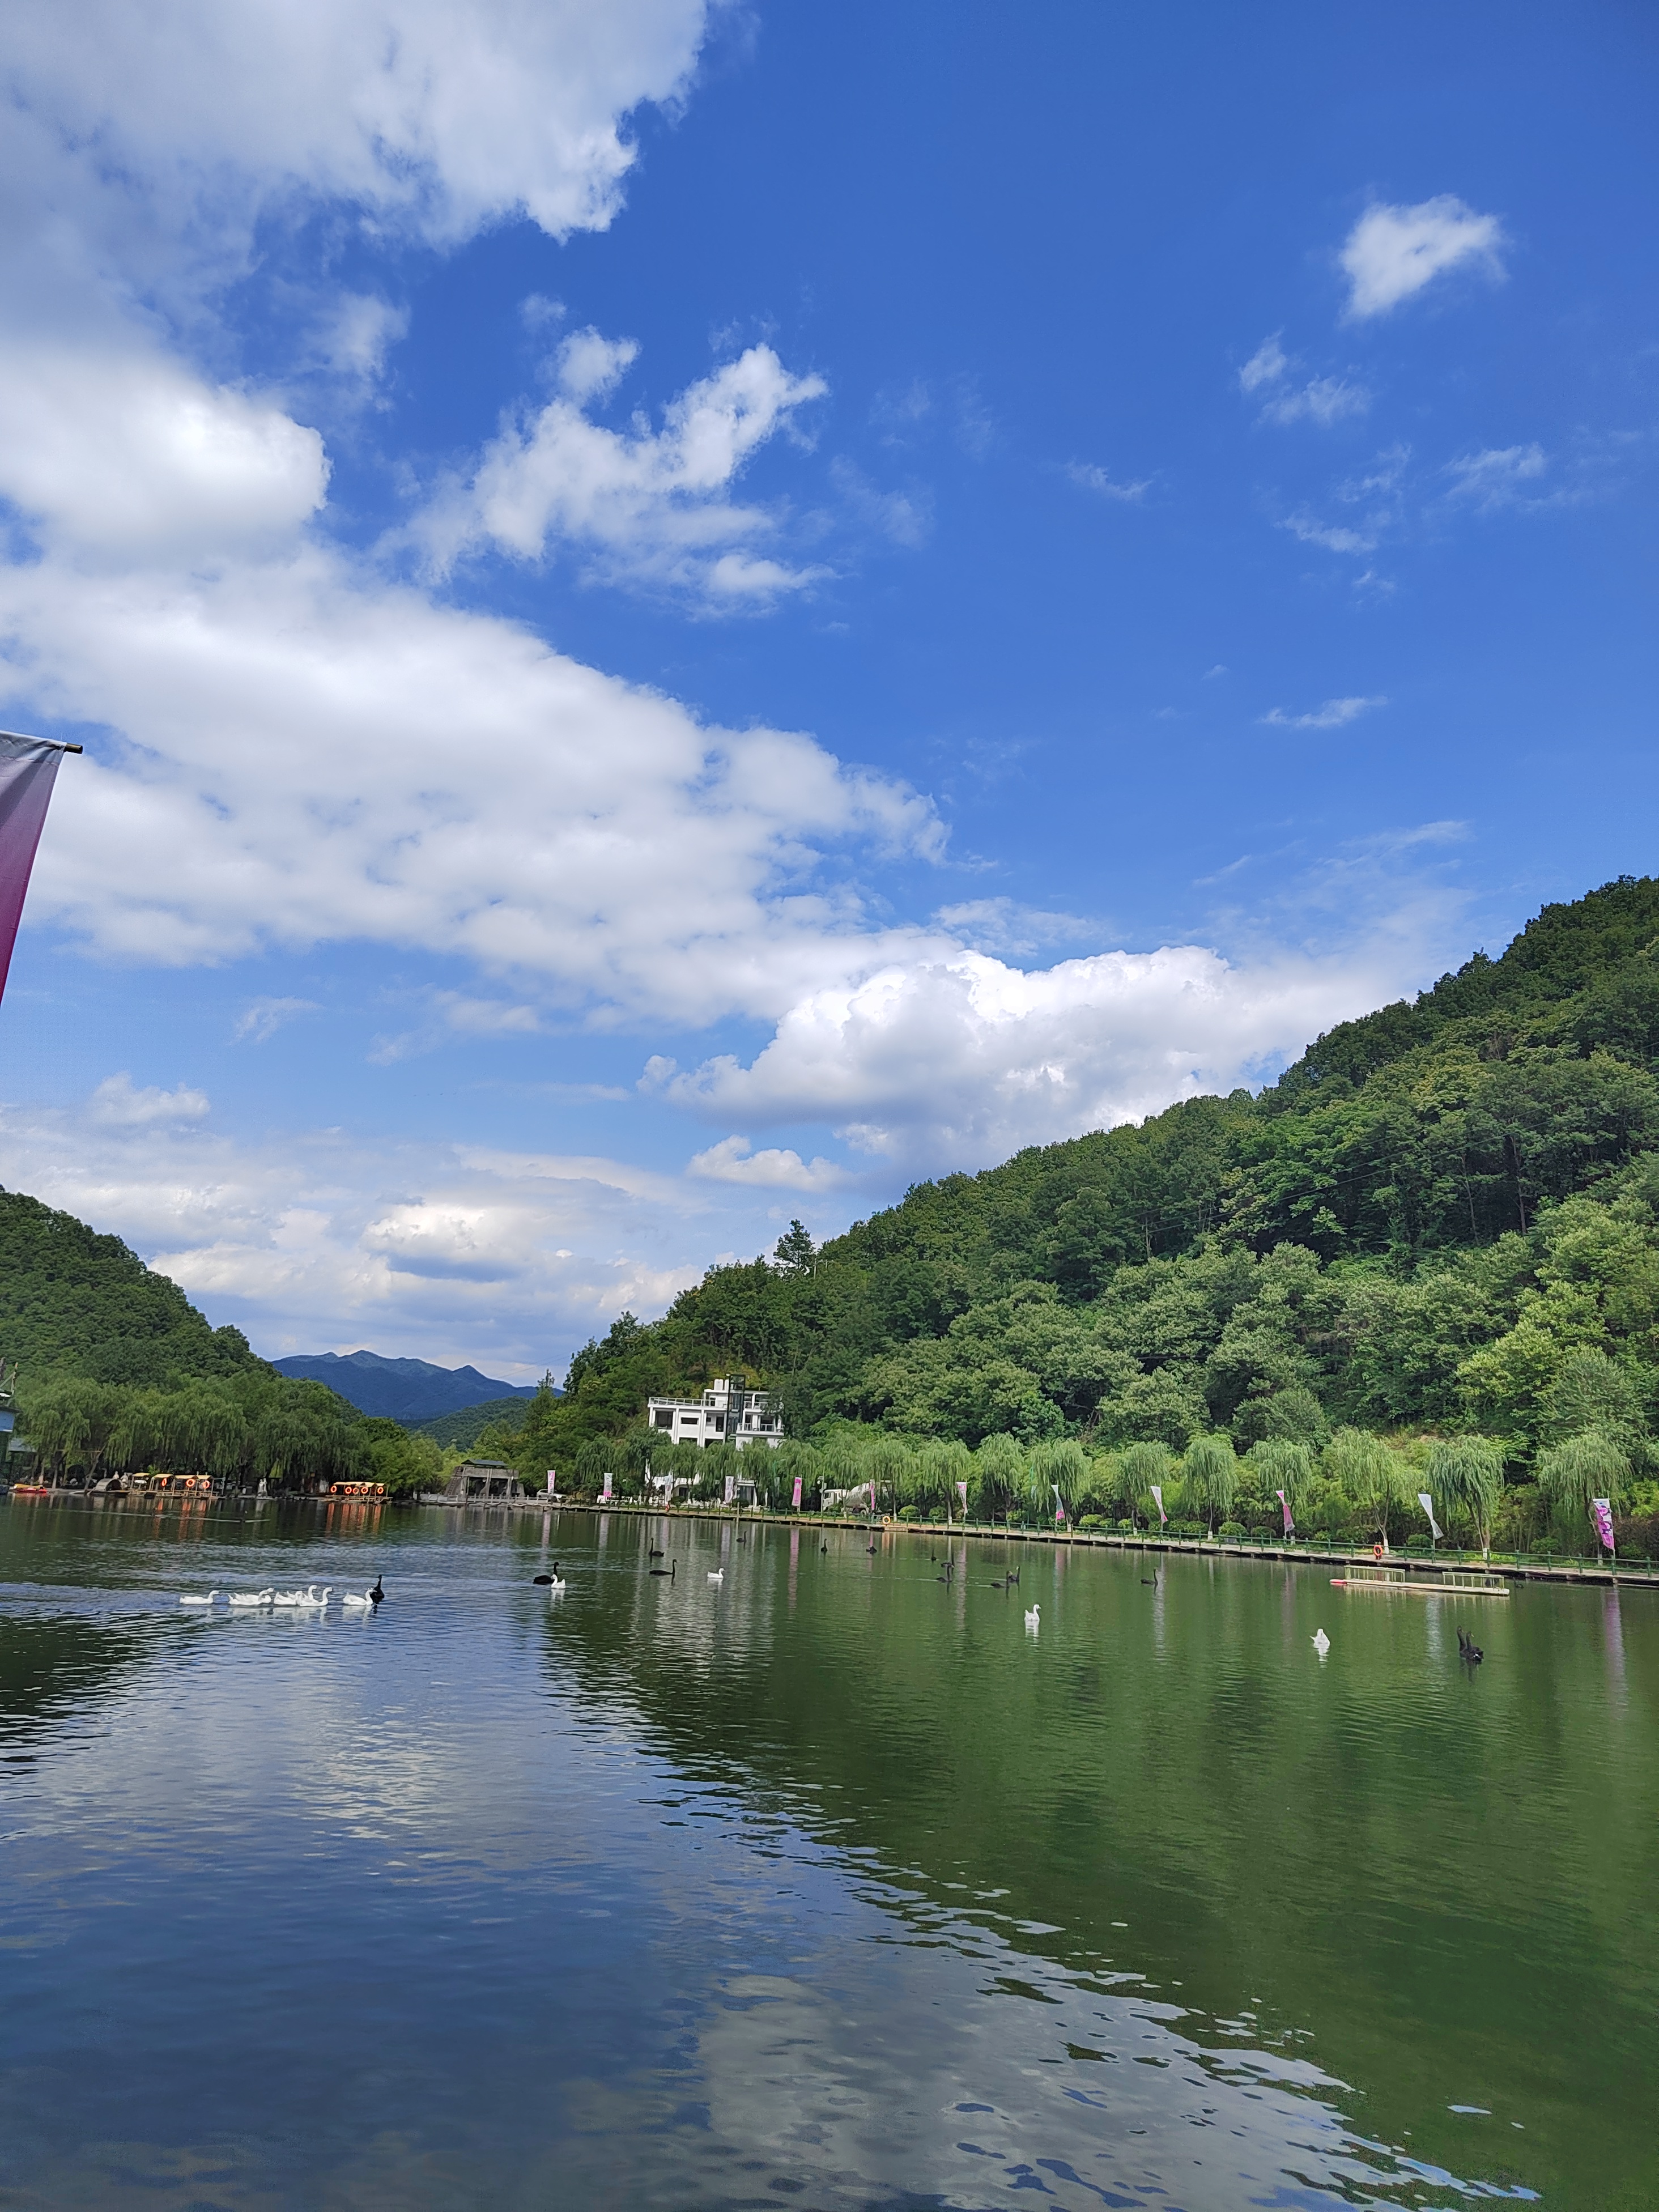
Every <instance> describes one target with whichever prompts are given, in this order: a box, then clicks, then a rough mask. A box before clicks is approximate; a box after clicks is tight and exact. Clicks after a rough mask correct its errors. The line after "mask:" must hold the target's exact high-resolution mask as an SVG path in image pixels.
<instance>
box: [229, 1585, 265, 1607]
mask: <svg viewBox="0 0 1659 2212" xmlns="http://www.w3.org/2000/svg"><path fill="white" fill-rule="evenodd" d="M275 1602H276V1592H275V1591H274V1590H268V1589H267V1590H254V1591H237V1592H235V1593H234V1594H233V1595H232V1597H231V1603H232V1604H233V1605H242V1606H248V1605H271V1604H274V1603H275Z"/></svg>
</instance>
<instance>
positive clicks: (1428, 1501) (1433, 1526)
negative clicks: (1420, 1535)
mask: <svg viewBox="0 0 1659 2212" xmlns="http://www.w3.org/2000/svg"><path fill="white" fill-rule="evenodd" d="M1417 1502H1418V1504H1419V1505H1420V1506H1421V1507H1422V1509H1423V1510H1424V1511H1425V1513H1426V1514H1427V1515H1428V1516H1429V1534H1430V1535H1431V1536H1432V1537H1433V1539H1434V1541H1435V1542H1436V1543H1438V1542H1439V1541H1440V1539H1441V1538H1442V1537H1443V1535H1444V1534H1445V1533H1446V1532H1445V1530H1444V1529H1443V1528H1442V1527H1441V1525H1440V1523H1439V1522H1437V1520H1436V1519H1435V1517H1434V1500H1433V1498H1431V1497H1430V1495H1429V1493H1428V1492H1427V1491H1426V1490H1419V1492H1418V1493H1417Z"/></svg>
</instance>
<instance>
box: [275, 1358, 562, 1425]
mask: <svg viewBox="0 0 1659 2212" xmlns="http://www.w3.org/2000/svg"><path fill="white" fill-rule="evenodd" d="M270 1364H271V1365H272V1366H273V1367H274V1368H275V1369H276V1372H277V1373H278V1374H279V1375H289V1376H293V1377H295V1380H297V1381H301V1382H307V1383H327V1385H328V1387H329V1389H331V1390H337V1391H338V1392H339V1394H340V1395H341V1397H343V1398H345V1399H347V1400H349V1401H350V1403H351V1404H352V1405H354V1406H355V1407H356V1408H357V1410H358V1412H359V1413H375V1414H380V1415H382V1416H383V1417H384V1418H386V1419H388V1420H393V1421H401V1422H402V1423H403V1425H404V1427H405V1428H412V1427H415V1426H416V1425H420V1426H422V1427H424V1426H425V1425H426V1424H427V1423H428V1421H435V1420H438V1419H441V1418H442V1417H443V1416H444V1415H445V1414H448V1413H461V1412H463V1411H465V1410H466V1409H467V1408H470V1407H474V1406H481V1405H483V1403H484V1402H485V1401H487V1400H491V1399H496V1400H499V1399H502V1398H533V1397H534V1396H535V1395H536V1386H535V1384H534V1383H500V1382H497V1381H496V1380H495V1377H494V1376H489V1375H481V1374H480V1373H479V1372H478V1370H477V1368H476V1367H438V1366H435V1365H434V1364H433V1362H432V1361H431V1360H429V1359H386V1358H383V1357H382V1356H381V1354H380V1352H295V1353H292V1354H290V1355H289V1357H287V1358H282V1359H273V1360H272V1361H271V1363H270Z"/></svg>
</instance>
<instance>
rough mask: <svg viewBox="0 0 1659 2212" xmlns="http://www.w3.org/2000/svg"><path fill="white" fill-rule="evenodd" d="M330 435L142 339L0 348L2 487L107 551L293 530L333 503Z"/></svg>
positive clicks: (33, 513) (59, 532) (60, 534)
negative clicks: (117, 345)
mask: <svg viewBox="0 0 1659 2212" xmlns="http://www.w3.org/2000/svg"><path fill="white" fill-rule="evenodd" d="M327 485H328V462H327V459H326V458H325V454H324V452H323V441H322V440H321V438H320V437H319V435H317V433H316V431H315V430H310V429H306V428H302V427H301V425H300V424H299V423H297V422H293V421H291V420H290V419H289V416H287V415H286V414H285V413H283V410H282V409H281V408H280V407H277V406H275V405H273V404H271V403H270V401H267V400H260V399H256V398H247V397H246V396H245V395H243V394H242V393H240V392H233V391H229V390H226V389H224V388H223V387H218V386H213V385H210V384H208V383H206V382H204V380H201V379H200V378H197V377H196V376H193V375H191V373H190V372H189V371H188V370H187V369H185V368H181V367H179V365H178V364H177V363H176V362H171V361H168V360H167V359H165V358H164V357H163V356H160V355H158V354H156V353H155V352H153V351H151V350H149V349H145V348H144V347H143V345H142V343H137V342H135V343H132V344H131V345H130V346H128V347H125V348H123V349H110V350H107V351H106V350H102V349H99V350H84V351H83V350H78V349H73V348H69V347H65V346H64V345H61V344H58V343H30V342H28V341H27V340H21V341H15V342H14V341H8V342H5V343H0V494H3V495H4V496H5V497H6V498H8V499H10V500H12V501H15V504H16V505H17V506H18V507H21V509H22V510H23V512H24V513H26V514H27V515H28V516H29V517H30V518H31V520H33V521H35V522H36V523H37V524H38V525H39V526H40V528H41V530H42V531H43V532H44V534H45V536H46V538H47V540H48V542H68V543H73V544H75V545H76V546H77V547H78V548H80V549H81V550H82V552H83V553H86V554H90V555H94V556H100V557H102V558H104V559H109V558H112V557H118V556H124V555H127V556H131V555H135V554H142V555H143V556H155V555H165V554H167V553H169V552H176V553H179V554H182V555H185V556H189V555H191V554H194V553H197V552H199V551H201V550H204V549H211V550H214V551H215V552H216V553H219V554H224V553H227V552H229V551H231V550H235V549H240V548H247V547H250V546H257V545H258V544H259V543H261V542H263V541H268V540H270V539H272V538H285V537H287V536H289V534H291V533H292V532H293V531H295V529H296V528H297V527H298V526H300V525H301V524H302V523H303V522H305V521H306V520H307V519H308V518H309V517H310V516H311V515H312V514H313V513H314V512H315V511H316V509H317V508H318V507H320V506H321V505H322V503H323V499H324V495H325V491H326V489H327Z"/></svg>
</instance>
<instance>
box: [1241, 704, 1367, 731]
mask: <svg viewBox="0 0 1659 2212" xmlns="http://www.w3.org/2000/svg"><path fill="white" fill-rule="evenodd" d="M1388 703H1389V702H1388V701H1387V699H1386V698H1383V697H1382V696H1377V697H1376V698H1374V699H1359V698H1352V699H1328V700H1327V701H1326V702H1325V703H1324V705H1323V706H1322V707H1316V708H1314V709H1313V711H1312V713H1311V714H1286V713H1285V710H1284V708H1282V707H1274V708H1271V709H1270V710H1269V711H1268V712H1267V714H1263V715H1262V717H1261V720H1263V721H1264V722H1271V723H1273V725H1274V726H1276V727H1278V728H1279V729H1281V730H1340V729H1341V728H1343V727H1344V726H1345V725H1346V724H1347V723H1349V722H1355V721H1358V719H1359V717H1360V716H1361V715H1362V714H1370V713H1371V712H1372V710H1373V709H1374V708H1377V707H1386V706H1387V705H1388Z"/></svg>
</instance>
